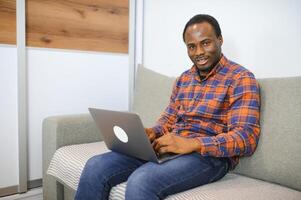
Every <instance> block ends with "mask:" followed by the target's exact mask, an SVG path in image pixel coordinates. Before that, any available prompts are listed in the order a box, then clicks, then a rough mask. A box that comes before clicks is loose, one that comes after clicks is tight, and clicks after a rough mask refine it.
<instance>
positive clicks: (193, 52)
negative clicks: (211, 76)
mask: <svg viewBox="0 0 301 200" xmlns="http://www.w3.org/2000/svg"><path fill="white" fill-rule="evenodd" d="M185 43H186V46H187V52H188V56H189V58H190V59H191V61H192V62H193V63H194V64H195V65H196V67H197V68H198V69H199V70H201V71H208V70H210V69H211V68H212V67H213V66H214V65H215V64H216V63H217V62H218V61H219V60H220V57H221V46H222V44H223V38H222V37H221V36H220V37H217V36H216V34H215V31H214V29H213V27H212V26H211V24H209V23H207V22H202V23H198V24H193V25H191V26H189V27H188V28H187V29H186V32H185Z"/></svg>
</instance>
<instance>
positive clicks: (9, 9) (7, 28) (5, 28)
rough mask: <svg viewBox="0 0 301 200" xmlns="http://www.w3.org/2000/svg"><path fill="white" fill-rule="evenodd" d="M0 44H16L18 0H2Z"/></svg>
mask: <svg viewBox="0 0 301 200" xmlns="http://www.w3.org/2000/svg"><path fill="white" fill-rule="evenodd" d="M0 44H16V0H0Z"/></svg>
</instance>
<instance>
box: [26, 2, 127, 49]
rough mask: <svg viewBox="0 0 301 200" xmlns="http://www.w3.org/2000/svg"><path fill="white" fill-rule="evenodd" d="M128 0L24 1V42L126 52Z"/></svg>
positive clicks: (33, 44) (64, 47)
mask: <svg viewBox="0 0 301 200" xmlns="http://www.w3.org/2000/svg"><path fill="white" fill-rule="evenodd" d="M128 4H129V3H128V0H27V12H26V13H27V19H26V24H27V26H26V29H27V45H28V46H34V47H51V48H63V49H79V50H92V51H108V52H123V53H126V52H127V51H128V21H129V17H128V13H129V12H128V10H129V9H128Z"/></svg>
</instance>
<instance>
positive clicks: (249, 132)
mask: <svg viewBox="0 0 301 200" xmlns="http://www.w3.org/2000/svg"><path fill="white" fill-rule="evenodd" d="M259 109H260V97H259V87H258V84H257V81H256V79H255V77H254V75H253V74H252V73H251V72H250V71H248V70H247V69H245V68H244V67H242V66H240V65H238V64H236V63H234V62H232V61H230V60H228V59H227V58H226V57H225V56H222V58H221V59H220V61H219V63H218V64H217V65H216V66H215V67H214V68H213V69H212V70H211V71H210V73H209V74H207V76H206V77H205V78H203V79H202V80H201V79H200V76H199V73H198V69H197V68H196V66H193V67H192V68H191V69H190V70H187V71H185V72H184V73H183V74H182V75H181V76H180V77H179V78H177V80H176V82H175V84H174V87H173V91H172V94H171V97H170V103H169V105H168V106H167V108H166V109H165V111H164V112H163V114H162V115H161V117H160V118H159V119H158V121H157V124H156V126H155V127H153V130H154V131H155V133H157V134H164V133H167V132H172V133H174V134H178V135H180V136H183V137H189V138H197V139H198V140H199V142H200V143H201V148H200V149H199V150H198V152H199V153H201V154H202V155H203V156H214V157H229V158H230V161H231V168H232V169H233V168H234V167H235V166H236V165H237V163H238V161H239V157H241V156H244V155H252V153H253V152H254V151H255V149H256V146H257V143H258V140H259V133H260V125H259V111H260V110H259Z"/></svg>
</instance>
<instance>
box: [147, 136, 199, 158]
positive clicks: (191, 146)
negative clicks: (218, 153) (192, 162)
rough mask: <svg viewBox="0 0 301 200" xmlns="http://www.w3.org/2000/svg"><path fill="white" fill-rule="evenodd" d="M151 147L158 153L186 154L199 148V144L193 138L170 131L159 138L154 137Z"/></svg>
mask: <svg viewBox="0 0 301 200" xmlns="http://www.w3.org/2000/svg"><path fill="white" fill-rule="evenodd" d="M153 147H154V149H155V151H156V152H157V153H159V154H164V153H176V154H188V153H191V152H193V151H196V150H198V149H199V148H201V144H200V142H199V141H198V140H197V139H195V138H185V137H181V136H177V135H175V134H172V133H167V134H165V135H163V136H161V137H160V138H157V139H155V140H154V142H153Z"/></svg>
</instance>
